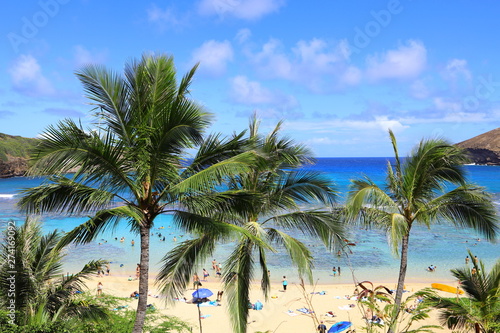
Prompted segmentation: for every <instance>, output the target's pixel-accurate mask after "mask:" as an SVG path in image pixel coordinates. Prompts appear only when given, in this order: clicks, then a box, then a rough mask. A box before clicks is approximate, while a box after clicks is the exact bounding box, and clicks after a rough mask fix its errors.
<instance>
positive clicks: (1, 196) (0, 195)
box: [0, 194, 15, 199]
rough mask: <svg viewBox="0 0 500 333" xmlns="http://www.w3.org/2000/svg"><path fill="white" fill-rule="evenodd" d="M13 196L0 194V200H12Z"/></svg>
mask: <svg viewBox="0 0 500 333" xmlns="http://www.w3.org/2000/svg"><path fill="white" fill-rule="evenodd" d="M14 195H15V194H0V199H14Z"/></svg>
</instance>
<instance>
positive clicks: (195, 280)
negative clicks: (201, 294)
mask: <svg viewBox="0 0 500 333" xmlns="http://www.w3.org/2000/svg"><path fill="white" fill-rule="evenodd" d="M198 286H201V283H200V278H199V276H198V274H197V273H194V274H193V289H196V287H198Z"/></svg>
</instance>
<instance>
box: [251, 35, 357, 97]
mask: <svg viewBox="0 0 500 333" xmlns="http://www.w3.org/2000/svg"><path fill="white" fill-rule="evenodd" d="M349 56H350V50H349V46H348V43H347V41H345V40H341V41H339V42H337V43H331V42H330V43H329V42H327V41H325V40H322V39H319V38H313V39H311V40H308V41H304V40H301V41H299V42H297V43H296V45H295V46H294V47H293V48H292V49H291V50H290V51H288V52H287V50H285V48H284V47H283V45H282V43H281V42H280V41H279V40H277V39H270V40H269V41H268V42H267V43H265V44H264V45H263V46H262V48H261V50H260V51H258V52H256V53H249V54H248V57H249V59H250V61H251V62H252V63H253V65H254V66H255V68H256V70H257V72H258V73H260V75H261V76H263V77H266V78H279V79H286V80H290V81H294V82H297V83H300V84H304V85H306V86H308V87H309V88H310V89H312V90H316V91H324V90H331V89H337V88H339V87H343V86H345V85H355V84H358V83H359V82H360V80H361V77H362V72H361V70H359V69H358V68H357V67H355V66H353V65H350V64H349Z"/></svg>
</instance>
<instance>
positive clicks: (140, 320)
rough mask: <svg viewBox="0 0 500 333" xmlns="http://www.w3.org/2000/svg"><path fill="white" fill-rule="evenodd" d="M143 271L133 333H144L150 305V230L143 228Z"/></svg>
mask: <svg viewBox="0 0 500 333" xmlns="http://www.w3.org/2000/svg"><path fill="white" fill-rule="evenodd" d="M140 234H141V261H140V265H141V271H140V274H139V302H138V304H137V312H136V316H135V323H134V330H133V331H132V332H133V333H142V328H143V326H144V320H145V319H146V308H147V304H148V280H149V237H150V236H149V228H147V227H144V226H141V229H140Z"/></svg>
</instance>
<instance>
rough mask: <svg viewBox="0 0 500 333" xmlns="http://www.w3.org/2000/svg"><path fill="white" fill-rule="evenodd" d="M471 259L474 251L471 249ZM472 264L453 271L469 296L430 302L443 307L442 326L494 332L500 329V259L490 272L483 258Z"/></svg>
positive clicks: (488, 332)
mask: <svg viewBox="0 0 500 333" xmlns="http://www.w3.org/2000/svg"><path fill="white" fill-rule="evenodd" d="M469 255H470V257H471V258H474V257H473V256H472V253H471V252H470V251H469ZM471 266H472V267H469V265H467V266H466V267H463V268H456V269H452V270H451V274H452V275H453V276H454V277H455V278H456V279H457V280H458V281H460V287H461V288H462V289H463V290H464V291H465V295H466V297H455V298H440V297H433V298H431V299H430V301H432V302H433V306H434V307H435V308H437V309H439V310H440V315H439V319H440V321H441V324H442V325H443V326H447V327H448V328H449V329H452V330H459V331H464V332H465V331H467V332H475V333H494V332H499V331H500V259H499V260H497V262H496V264H495V265H494V266H493V267H492V268H491V270H490V271H489V272H487V270H486V269H485V267H484V263H483V262H482V261H479V262H476V261H475V260H473V261H472V264H471Z"/></svg>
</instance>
